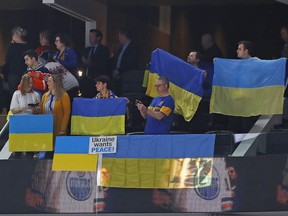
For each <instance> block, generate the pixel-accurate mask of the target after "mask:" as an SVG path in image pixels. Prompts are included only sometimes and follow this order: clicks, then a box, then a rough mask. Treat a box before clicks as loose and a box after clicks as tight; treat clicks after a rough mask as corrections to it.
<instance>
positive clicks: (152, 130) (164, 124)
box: [144, 95, 175, 134]
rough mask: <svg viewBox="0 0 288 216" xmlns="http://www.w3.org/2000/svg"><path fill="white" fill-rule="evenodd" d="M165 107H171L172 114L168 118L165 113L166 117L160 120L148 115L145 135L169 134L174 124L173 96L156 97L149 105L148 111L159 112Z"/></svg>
mask: <svg viewBox="0 0 288 216" xmlns="http://www.w3.org/2000/svg"><path fill="white" fill-rule="evenodd" d="M163 106H165V107H169V108H170V109H171V113H170V114H169V115H168V116H167V115H165V113H163V114H164V115H165V116H164V117H163V118H162V119H161V120H158V119H156V118H153V117H152V116H150V115H147V120H146V125H145V130H144V133H145V134H169V133H170V128H171V126H172V124H173V118H174V108H175V104H174V100H173V98H172V97H171V95H169V96H166V97H156V98H154V99H153V100H152V102H151V104H150V105H149V107H148V109H150V108H152V109H153V110H155V111H157V110H159V111H160V109H161V108H162V107H163Z"/></svg>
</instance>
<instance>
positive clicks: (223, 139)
mask: <svg viewBox="0 0 288 216" xmlns="http://www.w3.org/2000/svg"><path fill="white" fill-rule="evenodd" d="M206 133H207V134H216V138H215V147H214V156H216V157H225V156H228V155H231V154H232V153H233V151H234V150H235V148H236V145H235V139H234V134H233V133H232V132H231V131H223V130H220V131H208V132H206Z"/></svg>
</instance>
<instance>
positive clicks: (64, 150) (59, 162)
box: [52, 136, 98, 171]
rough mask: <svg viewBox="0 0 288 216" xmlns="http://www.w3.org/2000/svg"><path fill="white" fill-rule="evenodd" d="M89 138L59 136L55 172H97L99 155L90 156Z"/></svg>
mask: <svg viewBox="0 0 288 216" xmlns="http://www.w3.org/2000/svg"><path fill="white" fill-rule="evenodd" d="M88 152H89V136H58V137H56V144H55V150H54V158H53V164H52V170H53V171H96V167H97V160H98V155H96V154H88Z"/></svg>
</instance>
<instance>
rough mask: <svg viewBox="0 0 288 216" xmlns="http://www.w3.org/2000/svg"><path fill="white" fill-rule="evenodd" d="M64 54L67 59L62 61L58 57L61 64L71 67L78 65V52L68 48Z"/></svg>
mask: <svg viewBox="0 0 288 216" xmlns="http://www.w3.org/2000/svg"><path fill="white" fill-rule="evenodd" d="M63 55H65V60H64V61H61V60H59V59H58V61H59V62H60V64H62V65H63V66H64V67H65V68H67V67H68V68H69V67H76V66H77V54H76V52H75V51H74V50H73V49H71V48H69V49H66V50H65V51H64V53H63Z"/></svg>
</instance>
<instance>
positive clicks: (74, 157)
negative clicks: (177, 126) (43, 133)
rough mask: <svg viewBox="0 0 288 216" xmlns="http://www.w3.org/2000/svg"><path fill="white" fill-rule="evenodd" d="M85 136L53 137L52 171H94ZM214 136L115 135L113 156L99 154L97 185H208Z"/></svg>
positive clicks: (137, 186)
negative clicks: (99, 174) (100, 170)
mask: <svg viewBox="0 0 288 216" xmlns="http://www.w3.org/2000/svg"><path fill="white" fill-rule="evenodd" d="M89 138H90V137H89V136H73V137H71V136H70V137H69V136H67V137H57V139H56V147H55V153H54V160H53V166H52V170H54V171H59V170H61V171H95V170H96V166H97V158H98V156H97V155H90V154H88V151H89ZM214 143H215V135H214V134H201V135H199V134H198V135H197V134H189V135H188V134H187V135H137V136H118V137H117V153H115V154H103V160H102V177H101V179H102V180H101V185H102V186H107V187H122V188H186V187H189V188H190V187H203V186H207V185H209V184H210V183H211V176H212V175H211V173H212V169H211V167H212V165H213V164H212V163H213V160H212V156H213V152H214Z"/></svg>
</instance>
